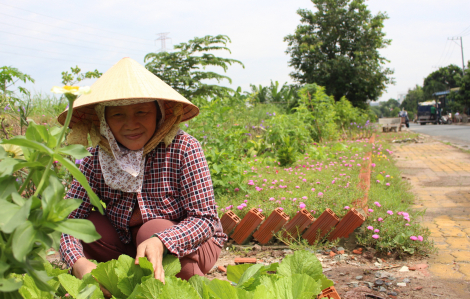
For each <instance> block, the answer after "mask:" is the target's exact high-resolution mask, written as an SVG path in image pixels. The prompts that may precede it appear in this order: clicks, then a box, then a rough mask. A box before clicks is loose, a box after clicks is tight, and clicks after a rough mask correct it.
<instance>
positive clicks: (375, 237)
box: [372, 235, 380, 239]
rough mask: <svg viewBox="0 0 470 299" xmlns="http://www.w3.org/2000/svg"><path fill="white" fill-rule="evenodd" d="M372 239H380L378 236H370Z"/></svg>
mask: <svg viewBox="0 0 470 299" xmlns="http://www.w3.org/2000/svg"><path fill="white" fill-rule="evenodd" d="M372 238H374V239H378V238H380V237H379V235H372Z"/></svg>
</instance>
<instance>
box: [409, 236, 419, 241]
mask: <svg viewBox="0 0 470 299" xmlns="http://www.w3.org/2000/svg"><path fill="white" fill-rule="evenodd" d="M410 239H411V240H413V241H416V240H418V237H416V236H411V237H410Z"/></svg>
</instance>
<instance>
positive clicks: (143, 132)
mask: <svg viewBox="0 0 470 299" xmlns="http://www.w3.org/2000/svg"><path fill="white" fill-rule="evenodd" d="M157 116H158V108H157V104H156V102H147V103H141V104H133V105H126V106H108V107H106V109H105V117H106V122H107V123H108V126H109V128H110V129H111V132H113V135H114V138H116V140H117V142H119V143H120V144H122V145H123V146H125V147H127V148H128V149H130V150H139V149H141V148H143V147H144V145H145V144H146V143H147V142H148V141H149V140H150V138H152V136H153V134H154V133H155V129H156V127H157Z"/></svg>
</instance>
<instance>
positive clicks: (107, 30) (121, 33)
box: [0, 3, 152, 41]
mask: <svg viewBox="0 0 470 299" xmlns="http://www.w3.org/2000/svg"><path fill="white" fill-rule="evenodd" d="M0 4H1V5H4V6H8V7H12V8H16V9H19V10H23V11H27V12H30V13H33V14H36V15H39V16H43V17H47V18H51V19H55V20H59V21H62V22H67V23H71V24H75V25H80V26H82V27H88V28H92V29H96V30H101V31H107V32H111V33H114V34H118V35H122V36H127V37H130V38H136V39H141V40H146V41H152V40H149V39H145V38H141V37H134V36H130V35H126V34H122V33H119V32H115V31H111V30H106V29H102V28H96V27H92V26H88V25H84V24H80V23H75V22H71V21H69V20H64V19H59V18H56V17H51V16H48V15H43V14H40V13H37V12H34V11H30V10H27V9H24V8H19V7H16V6H12V5H8V4H5V3H0Z"/></svg>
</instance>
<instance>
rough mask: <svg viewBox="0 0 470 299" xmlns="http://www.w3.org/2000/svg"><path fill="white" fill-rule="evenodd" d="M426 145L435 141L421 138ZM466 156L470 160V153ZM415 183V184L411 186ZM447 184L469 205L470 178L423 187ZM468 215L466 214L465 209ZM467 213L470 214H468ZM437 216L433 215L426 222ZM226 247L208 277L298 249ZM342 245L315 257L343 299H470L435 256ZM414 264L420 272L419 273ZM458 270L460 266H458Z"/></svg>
mask: <svg viewBox="0 0 470 299" xmlns="http://www.w3.org/2000/svg"><path fill="white" fill-rule="evenodd" d="M420 142H435V141H434V140H433V139H431V138H428V137H424V138H423V137H422V136H421V138H420ZM453 154H455V155H462V154H463V153H462V152H461V151H459V150H456V149H455V151H449V153H446V155H453ZM464 154H466V155H467V156H468V158H469V159H470V154H468V153H464ZM419 163H420V161H413V160H410V159H408V160H407V165H408V166H413V165H416V166H418V167H420V165H418V164H419ZM425 169H426V168H416V167H414V168H407V167H403V168H402V171H403V174H402V179H403V180H408V181H410V179H411V178H412V177H414V176H417V175H419V174H420V173H421V172H422V170H425ZM411 184H412V185H413V184H414V183H412V182H411ZM441 185H444V186H447V188H448V192H449V193H448V196H449V198H452V199H453V201H454V202H456V203H459V202H463V201H465V198H464V197H463V196H461V195H460V192H462V191H461V190H460V189H459V187H461V186H469V185H470V177H460V178H459V179H458V180H455V178H453V179H448V178H446V177H442V178H440V179H439V180H438V181H433V182H432V183H424V184H421V185H420V187H426V188H429V189H432V188H433V187H438V186H441ZM453 186H455V187H453ZM414 187H415V186H414ZM460 211H462V209H460ZM455 213H456V216H458V215H457V214H458V213H459V209H456V210H455ZM462 213H463V214H465V212H463V211H462ZM466 214H467V215H468V211H467V212H466ZM435 216H436V215H433V213H432V212H431V213H430V214H427V215H426V216H425V218H433V217H435ZM225 246H226V248H224V249H223V250H222V252H221V254H220V257H219V259H218V261H217V262H216V264H215V266H214V267H213V268H212V270H211V271H210V272H209V273H208V274H207V275H206V276H207V277H208V278H209V279H214V278H218V279H222V280H227V275H226V273H224V272H222V271H221V270H220V269H219V268H218V267H219V266H222V267H225V269H226V268H227V266H228V265H235V258H239V257H255V258H256V259H257V263H263V264H270V263H275V262H280V261H282V259H283V258H284V256H285V255H286V254H292V250H291V249H289V247H287V246H285V245H283V244H278V245H274V246H259V245H257V244H255V243H250V245H245V246H239V245H233V244H231V243H230V241H229V243H228V244H226V245H225ZM339 246H342V247H344V249H345V254H338V255H336V256H334V257H331V256H329V255H325V252H312V253H315V254H316V256H317V257H318V258H319V260H320V261H321V263H322V266H323V272H324V274H325V275H326V276H327V277H328V278H330V279H331V280H333V281H334V282H335V288H336V290H337V291H338V293H339V294H340V296H341V298H346V299H349V298H353V299H356V298H357V299H362V298H364V299H366V298H435V297H437V298H439V297H443V298H470V281H468V280H463V279H442V278H439V277H436V276H433V274H432V273H431V272H430V271H428V266H430V265H431V262H430V258H429V257H415V256H407V257H399V256H395V255H393V254H390V255H386V256H379V255H377V254H376V253H375V252H374V250H371V249H367V248H364V249H363V253H362V254H354V253H353V252H352V250H354V249H358V247H356V244H355V242H354V236H353V235H352V236H350V238H348V239H347V240H342V242H341V243H340V244H339ZM57 259H58V254H57V253H54V254H50V255H49V256H48V260H50V261H53V260H57ZM454 264H455V263H454ZM413 266H414V267H415V268H417V269H413ZM455 267H458V266H457V265H455ZM397 283H400V285H402V286H400V285H397Z"/></svg>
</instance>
